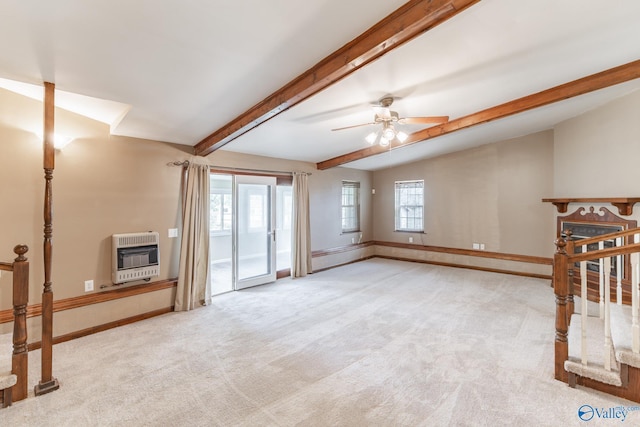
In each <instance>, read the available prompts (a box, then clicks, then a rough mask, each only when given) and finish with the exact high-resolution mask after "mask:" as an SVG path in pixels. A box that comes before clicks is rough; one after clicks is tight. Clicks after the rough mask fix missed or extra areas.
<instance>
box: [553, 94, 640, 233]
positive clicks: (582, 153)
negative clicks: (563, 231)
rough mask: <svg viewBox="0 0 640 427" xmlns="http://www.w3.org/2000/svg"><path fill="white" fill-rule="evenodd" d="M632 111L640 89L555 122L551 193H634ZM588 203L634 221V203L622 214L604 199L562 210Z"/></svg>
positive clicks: (639, 213) (638, 151) (638, 212)
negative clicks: (629, 209)
mask: <svg viewBox="0 0 640 427" xmlns="http://www.w3.org/2000/svg"><path fill="white" fill-rule="evenodd" d="M638 112H640V91H635V92H632V93H630V94H629V95H627V96H624V97H622V98H619V99H617V100H615V101H613V102H610V103H608V104H605V105H603V106H601V107H599V108H597V109H594V110H592V111H589V112H586V113H585V114H582V115H580V116H577V117H574V118H573V119H571V120H567V121H565V122H563V123H561V124H559V125H558V126H556V128H555V143H554V196H555V197H586V198H588V197H640V184H639V183H640V169H639V168H638V159H640V120H639V118H640V115H639V113H638ZM591 207H593V208H594V209H595V210H596V211H599V209H600V208H602V207H604V208H606V209H608V210H610V211H611V212H613V213H614V214H615V215H618V216H621V217H622V218H624V219H632V220H636V221H640V205H636V206H635V207H634V211H633V214H632V215H629V216H622V215H620V214H619V212H618V209H617V208H615V207H613V206H611V204H609V203H572V204H570V205H569V209H568V211H567V214H570V213H572V212H574V211H575V210H576V209H579V208H585V209H587V210H588V209H590V208H591ZM567 214H563V215H567Z"/></svg>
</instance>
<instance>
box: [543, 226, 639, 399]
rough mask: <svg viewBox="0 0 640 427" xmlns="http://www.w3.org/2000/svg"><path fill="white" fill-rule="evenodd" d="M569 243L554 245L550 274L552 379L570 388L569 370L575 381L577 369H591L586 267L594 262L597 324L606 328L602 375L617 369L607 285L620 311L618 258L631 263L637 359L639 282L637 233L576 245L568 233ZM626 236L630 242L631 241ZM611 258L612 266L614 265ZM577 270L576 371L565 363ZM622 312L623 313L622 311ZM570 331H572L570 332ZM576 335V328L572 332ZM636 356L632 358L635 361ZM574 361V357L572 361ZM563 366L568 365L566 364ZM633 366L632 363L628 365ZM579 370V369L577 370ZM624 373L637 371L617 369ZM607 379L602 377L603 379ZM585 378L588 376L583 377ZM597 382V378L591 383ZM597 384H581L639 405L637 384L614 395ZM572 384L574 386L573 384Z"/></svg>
mask: <svg viewBox="0 0 640 427" xmlns="http://www.w3.org/2000/svg"><path fill="white" fill-rule="evenodd" d="M566 235H567V239H565V238H564V237H560V238H559V239H557V240H556V242H555V244H556V253H555V254H554V274H553V287H554V293H555V296H556V323H555V327H556V336H555V361H554V368H555V378H556V379H558V380H560V381H564V382H569V383H570V385H573V384H575V377H576V376H575V374H569V373H568V372H567V369H570V370H572V369H578V371H573V372H578V375H583V374H582V373H580V372H581V371H580V370H581V369H583V368H584V372H587V371H588V370H589V369H590V367H589V366H588V363H587V362H588V361H587V356H586V343H585V340H586V324H587V318H588V317H589V316H588V313H587V299H588V294H587V278H586V277H587V272H586V264H587V262H594V261H595V262H597V265H598V271H599V289H598V301H596V302H597V303H598V306H599V318H600V319H602V320H601V321H602V322H603V323H602V324H603V326H604V343H603V349H604V352H603V361H604V362H603V369H604V371H608V372H611V371H612V369H617V368H616V366H614V364H613V363H614V362H615V363H616V364H617V363H619V360H615V361H614V360H612V354H613V353H614V352H613V350H614V348H613V344H612V337H611V309H612V306H611V299H612V298H611V292H610V291H611V288H612V286H611V280H612V278H613V277H614V276H615V279H614V280H616V281H617V284H616V287H615V289H616V294H617V295H616V300H617V301H616V302H617V304H618V305H620V306H621V305H622V288H621V283H622V280H621V277H622V275H621V267H622V257H623V256H624V255H629V256H630V258H631V262H630V265H631V267H632V268H631V277H632V280H631V282H632V283H631V297H632V298H631V300H632V304H631V313H632V328H631V332H630V336H631V341H632V345H631V346H632V348H633V353H634V354H635V355H636V356H638V357H640V324H639V322H640V321H639V318H640V316H639V313H640V288H639V283H638V276H639V274H640V228H634V229H630V230H624V231H620V232H616V233H610V234H606V235H601V236H597V237H593V238H588V239H581V240H578V241H574V240H573V239H572V238H571V237H572V236H571V233H566ZM630 236H633V238H631V237H630ZM605 241H608V242H611V244H612V245H613V247H609V248H605V245H604V242H605ZM594 244H596V245H597V248H598V249H596V250H591V251H588V247H589V246H592V247H593V245H594ZM576 247H579V248H580V249H581V252H580V253H575V252H576ZM612 258H614V261H613V262H612V261H611V260H612ZM577 263H578V264H580V278H581V292H580V296H581V312H580V313H581V314H580V319H581V327H580V328H579V330H580V331H581V333H582V337H581V359H582V360H581V364H582V366H580V365H579V364H577V365H576V363H575V362H567V361H568V360H569V353H570V352H569V340H568V332H569V325H570V322H571V316H572V315H573V311H574V301H573V288H574V280H573V275H572V273H573V270H574V267H573V266H574V265H575V264H577ZM613 263H616V265H617V271H616V274H615V275H612V274H611V267H612V264H613ZM620 309H622V307H620ZM571 329H572V330H573V329H574V328H573V326H572V327H571ZM576 329H578V328H576ZM636 356H634V357H636ZM573 358H574V359H575V355H574V356H573ZM565 362H567V363H568V364H566V363H565ZM629 363H631V362H629ZM576 366H577V368H576ZM627 369H629V370H631V369H636V370H637V368H631V367H629V366H624V367H622V366H621V373H622V371H624V372H627ZM638 373H640V371H638V372H637V373H634V378H637V374H638ZM607 374H608V373H605V376H606V375H607ZM585 375H586V374H585ZM591 378H592V379H595V377H591ZM597 381H599V380H597V379H596V380H595V381H591V380H586V381H584V384H586V385H588V386H590V387H592V388H596V389H599V390H601V391H605V392H609V393H611V394H616V395H619V396H623V397H626V398H629V399H631V400H635V401H640V391H639V390H640V384H634V385H633V387H627V383H626V378H622V383H623V384H624V386H621V387H619V388H625V390H615V387H613V388H612V387H611V385H610V384H612V383H609V385H606V384H605V385H603V387H602V388H599V385H598V384H597ZM572 382H573V384H572Z"/></svg>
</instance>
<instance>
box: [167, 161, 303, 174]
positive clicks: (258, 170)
mask: <svg viewBox="0 0 640 427" xmlns="http://www.w3.org/2000/svg"><path fill="white" fill-rule="evenodd" d="M189 164H190V162H189V160H184V161H182V162H180V161H175V162H169V163H168V164H167V165H168V166H189ZM209 167H210V168H212V169H219V170H225V171H230V172H233V171H238V172H254V173H273V174H279V175H293V174H294V173H296V172H290V171H274V170H267V169H247V168H232V167H225V166H216V165H209ZM297 173H306V174H307V175H311V173H310V172H297Z"/></svg>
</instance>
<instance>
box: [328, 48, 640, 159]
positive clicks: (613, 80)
mask: <svg viewBox="0 0 640 427" xmlns="http://www.w3.org/2000/svg"><path fill="white" fill-rule="evenodd" d="M637 78H640V60H637V61H633V62H629V63H627V64H624V65H621V66H619V67H615V68H611V69H608V70H605V71H602V72H600V73H597V74H592V75H590V76H587V77H583V78H581V79H578V80H574V81H572V82H569V83H565V84H562V85H560V86H555V87H552V88H551V89H547V90H544V91H542V92H538V93H534V94H532V95H528V96H525V97H522V98H518V99H515V100H513V101H509V102H506V103H504V104H500V105H497V106H495V107H491V108H487V109H486V110H482V111H478V112H476V113H473V114H469V115H467V116H463V117H459V118H457V119H454V120H451V121H449V122H447V123H443V124H441V125H437V126H433V127H430V128H427V129H423V130H421V131H418V132H414V133H412V134H411V135H409V137H408V138H407V140H406V141H405V142H404V143H402V144H396V145H392V146H390V147H381V146H379V145H376V146H372V147H367V148H364V149H362V150H358V151H353V152H351V153H348V154H344V155H341V156H337V157H334V158H332V159H329V160H324V161H322V162H319V163H317V164H316V167H317V168H318V169H320V170H323V169H330V168H333V167H336V166H340V165H343V164H345V163H350V162H353V161H356V160H360V159H364V158H366V157H370V156H375V155H376V154H382V153H385V152H388V151H389V150H395V149H398V148H402V147H407V146H409V145H412V144H416V143H418V142H423V141H426V140H429V139H432V138H435V137H438V136H442V135H446V134H449V133H453V132H456V131H459V130H462V129H466V128H469V127H472V126H476V125H480V124H483V123H487V122H490V121H492V120H497V119H501V118H503V117H508V116H511V115H514V114H518V113H522V112H524V111H528V110H532V109H534V108H538V107H542V106H545V105H549V104H553V103H555V102H558V101H563V100H565V99H569V98H573V97H575V96H579V95H584V94H586V93H589V92H593V91H596V90H599V89H604V88H606V87H609V86H614V85H617V84H619V83H624V82H627V81H630V80H634V79H637Z"/></svg>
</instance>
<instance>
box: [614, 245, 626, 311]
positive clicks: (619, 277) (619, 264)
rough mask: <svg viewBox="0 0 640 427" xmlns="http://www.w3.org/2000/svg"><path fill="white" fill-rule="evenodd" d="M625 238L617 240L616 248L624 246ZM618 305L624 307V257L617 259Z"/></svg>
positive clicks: (620, 256)
mask: <svg viewBox="0 0 640 427" xmlns="http://www.w3.org/2000/svg"><path fill="white" fill-rule="evenodd" d="M623 242H624V240H623V238H622V237H617V238H616V247H618V248H619V247H621V246H622V245H623ZM616 304H618V305H622V255H618V256H617V257H616Z"/></svg>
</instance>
